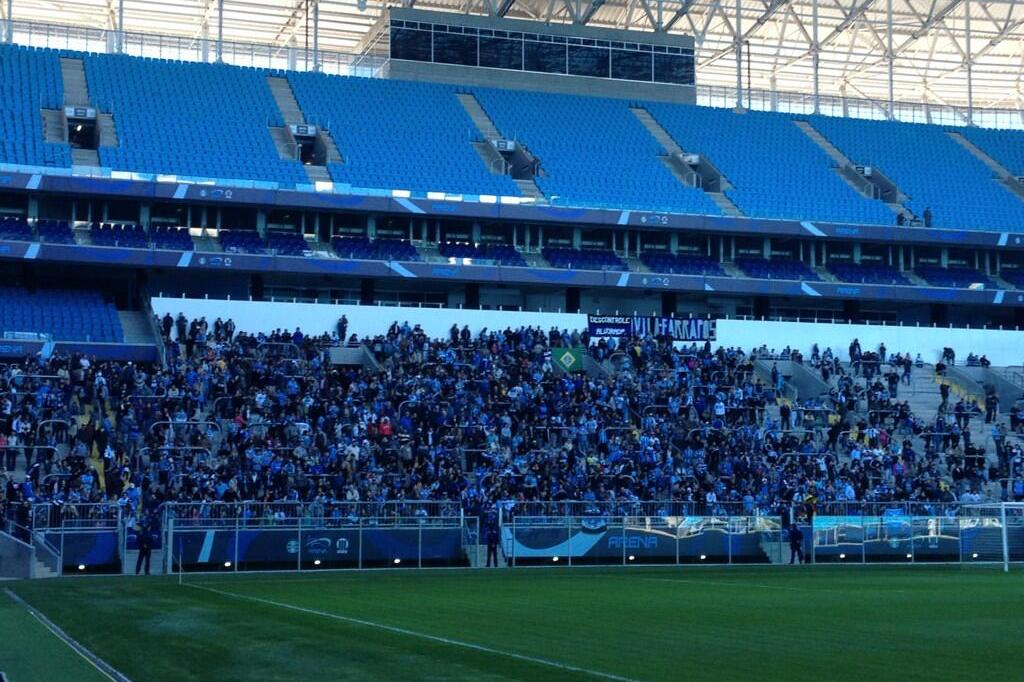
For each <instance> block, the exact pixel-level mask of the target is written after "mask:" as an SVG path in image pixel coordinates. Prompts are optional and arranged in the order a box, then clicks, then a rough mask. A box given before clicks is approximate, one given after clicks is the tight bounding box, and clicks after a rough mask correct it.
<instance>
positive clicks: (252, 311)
mask: <svg viewBox="0 0 1024 682" xmlns="http://www.w3.org/2000/svg"><path fill="white" fill-rule="evenodd" d="M153 312H154V313H156V314H157V315H159V316H160V317H163V316H164V313H170V314H171V315H172V316H174V317H177V315H178V313H179V312H183V313H185V316H186V317H188V318H193V317H205V318H206V319H207V320H208V321H209V322H211V323H212V322H213V321H214V320H215V319H217V318H218V317H221V318H225V319H226V318H229V317H230V318H231V319H233V320H234V321H235V326H236V328H237V329H238V330H239V331H248V332H268V333H269V332H272V331H274V330H275V329H281V328H284V329H288V330H294V329H295V327H300V328H301V329H302V331H303V332H304V333H306V334H322V333H324V332H327V333H332V332H334V331H336V329H337V324H338V319H339V318H340V317H341V316H342V315H345V316H347V317H348V322H349V325H348V333H349V334H358V335H360V336H367V335H374V334H380V333H383V332H385V331H387V328H388V327H389V326H391V323H392V322H395V321H397V322H400V323H401V322H406V321H408V322H409V324H411V325H416V324H419V325H421V326H422V327H423V329H424V331H426V333H427V334H428V335H430V336H433V337H442V336H447V334H448V330H449V329H451V326H452V325H453V324H456V323H457V324H458V325H459V326H460V327H461V326H462V325H464V324H466V325H469V328H470V330H471V331H473V332H474V333H475V332H478V331H480V330H481V329H483V328H487V329H504V328H505V327H509V326H511V327H521V326H524V325H526V326H535V327H541V328H543V329H549V328H550V327H555V326H557V327H559V328H563V329H583V328H584V327H585V326H586V324H587V316H586V315H570V314H559V313H511V312H499V311H491V310H452V309H437V308H398V307H392V306H358V305H327V304H322V303H269V302H258V301H223V300H213V299H209V300H207V299H195V298H189V299H181V298H154V299H153Z"/></svg>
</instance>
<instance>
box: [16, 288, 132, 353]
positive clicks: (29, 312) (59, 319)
mask: <svg viewBox="0 0 1024 682" xmlns="http://www.w3.org/2000/svg"><path fill="white" fill-rule="evenodd" d="M0 332H34V333H43V334H50V335H52V336H53V339H54V340H55V341H96V342H103V343H124V332H123V331H122V329H121V320H120V318H118V316H117V309H115V308H114V306H113V305H111V304H109V303H106V302H105V301H104V300H103V297H102V296H100V295H99V294H98V293H96V292H92V291H82V290H78V289H75V290H67V291H65V290H60V289H40V290H39V291H37V292H35V293H30V292H28V291H27V290H25V289H19V288H12V287H4V288H0Z"/></svg>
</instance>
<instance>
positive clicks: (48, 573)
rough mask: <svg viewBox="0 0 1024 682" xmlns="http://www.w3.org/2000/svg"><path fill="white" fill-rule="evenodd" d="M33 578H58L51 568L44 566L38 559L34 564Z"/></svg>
mask: <svg viewBox="0 0 1024 682" xmlns="http://www.w3.org/2000/svg"><path fill="white" fill-rule="evenodd" d="M32 577H33V578H56V577H57V572H56V571H54V570H53V569H51V568H50V567H49V566H47V565H46V564H44V563H43V562H42V561H40V560H39V559H36V560H35V561H34V562H33V564H32Z"/></svg>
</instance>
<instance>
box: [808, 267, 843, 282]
mask: <svg viewBox="0 0 1024 682" xmlns="http://www.w3.org/2000/svg"><path fill="white" fill-rule="evenodd" d="M811 270H813V271H814V272H815V273H816V274H817V275H818V277H821V279H822V280H824V281H826V282H838V281H839V280H838V279H836V276H835V275H833V274H832V273H831V272H829V271H828V268H826V267H825V266H823V265H815V266H814V267H813V268H811Z"/></svg>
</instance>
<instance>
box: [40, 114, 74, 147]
mask: <svg viewBox="0 0 1024 682" xmlns="http://www.w3.org/2000/svg"><path fill="white" fill-rule="evenodd" d="M64 121H65V119H64V112H63V111H60V110H58V109H43V139H44V140H45V141H47V142H56V143H61V142H67V132H68V131H67V127H66V124H65V122H64Z"/></svg>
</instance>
